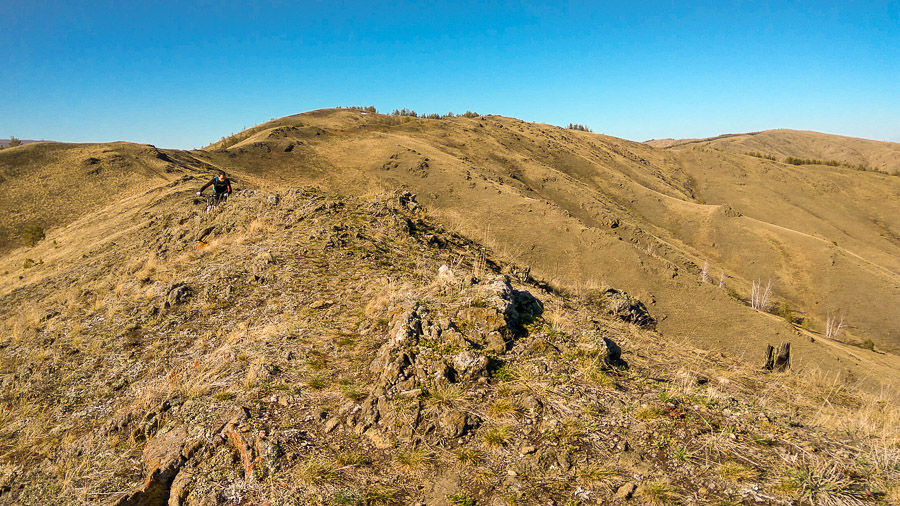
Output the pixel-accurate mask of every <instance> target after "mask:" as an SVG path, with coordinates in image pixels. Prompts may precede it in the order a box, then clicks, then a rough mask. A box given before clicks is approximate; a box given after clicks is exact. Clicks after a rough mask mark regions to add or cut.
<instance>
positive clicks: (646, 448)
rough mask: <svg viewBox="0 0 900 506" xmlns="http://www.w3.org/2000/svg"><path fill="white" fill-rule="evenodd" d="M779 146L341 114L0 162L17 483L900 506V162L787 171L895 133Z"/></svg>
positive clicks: (278, 495) (3, 297) (54, 150)
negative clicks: (216, 197) (219, 136)
mask: <svg viewBox="0 0 900 506" xmlns="http://www.w3.org/2000/svg"><path fill="white" fill-rule="evenodd" d="M764 133H765V134H767V135H768V137H766V138H767V139H769V140H768V141H766V142H768V144H767V146H769V148H768V149H771V150H772V151H771V153H772V154H778V156H776V157H775V158H776V159H775V160H771V159H766V158H760V157H757V156H749V155H746V154H744V153H743V151H744V150H745V149H746V150H751V149H753V150H757V151H758V150H761V149H762V148H761V147H757V148H753V147H744V146H743V145H739V144H738V143H737V141H730V142H731V144H729V145H728V146H730V147H726V146H725V145H719V144H717V143H718V142H725V141H729V139H738V138H740V137H742V136H733V137H723V138H721V139H718V140H705V141H702V142H672V141H669V142H664V143H662V142H657V143H651V144H655V145H651V144H648V143H636V142H631V141H626V140H623V139H617V138H613V137H609V136H604V135H598V134H593V133H589V132H582V131H575V130H566V129H561V128H558V127H553V126H550V125H545V124H538V123H527V122H523V121H520V120H517V119H514V118H507V117H500V116H491V115H485V116H481V115H469V117H454V118H443V119H425V118H412V117H398V116H388V115H381V114H376V113H372V112H369V111H362V110H357V109H328V110H320V111H312V112H309V113H304V114H299V115H295V116H289V117H285V118H281V119H278V120H274V121H271V122H268V123H264V124H261V125H257V126H255V127H253V128H251V129H249V130H247V131H245V132H241V133H239V134H236V135H235V136H233V137H231V138H228V139H224V140H223V141H221V142H219V143H216V144H213V145H211V146H208V147H207V148H205V149H203V150H194V151H178V150H167V149H159V148H156V147H153V146H146V145H136V144H129V143H115V144H96V145H94V144H88V145H74V144H40V143H39V144H30V145H26V146H20V147H17V148H13V149H9V150H3V151H0V183H2V187H0V188H2V190H0V211H2V212H3V213H4V216H7V218H6V219H5V220H3V222H2V223H0V254H2V256H0V272H2V277H0V279H2V284H0V318H2V320H3V326H2V327H0V330H2V336H3V337H2V340H0V367H2V377H3V388H4V390H3V396H2V398H0V408H5V409H2V410H0V444H2V448H3V450H2V451H3V453H2V456H0V462H2V463H3V465H4V466H6V467H5V468H4V471H3V472H2V473H0V503H16V502H19V503H21V502H26V503H29V502H30V503H38V502H40V503H48V502H49V503H65V501H66V499H65V498H66V497H78V500H80V501H83V502H104V501H107V500H109V501H113V502H117V503H118V504H158V503H160V501H163V500H168V501H175V502H172V503H173V504H193V503H196V504H200V503H203V501H206V502H207V503H208V502H213V503H216V502H225V501H228V500H245V501H251V502H252V501H257V502H261V501H264V500H265V501H275V502H278V501H281V502H291V501H294V502H296V501H312V502H314V503H315V502H318V503H322V504H327V503H335V502H338V503H341V502H345V503H346V502H348V501H349V503H357V504H371V503H388V504H391V503H404V502H411V501H412V502H425V503H428V504H448V501H451V502H450V503H453V502H455V503H456V504H466V502H465V501H466V500H471V501H474V500H476V499H477V500H478V501H482V502H487V503H490V502H488V501H490V500H507V501H512V500H518V501H520V502H522V501H524V502H525V503H528V502H534V501H540V502H543V503H547V502H549V501H555V502H557V503H560V504H562V503H565V501H567V500H578V501H582V502H584V503H593V502H600V503H602V502H604V501H607V502H608V501H612V500H618V499H616V495H617V494H619V493H622V494H623V495H622V496H621V497H624V496H626V495H627V496H629V497H630V496H631V495H632V494H636V496H637V497H641V498H643V500H644V501H645V502H647V501H650V502H652V501H657V502H666V501H676V500H687V498H688V497H690V498H691V500H693V501H695V502H699V503H714V502H715V501H719V500H725V499H727V500H731V501H736V502H740V501H756V502H763V503H766V502H768V503H772V504H774V503H778V502H779V501H781V502H784V501H791V500H801V501H802V500H808V501H810V502H811V501H825V500H838V499H840V500H845V501H851V502H852V501H865V500H873V501H877V500H888V501H890V500H893V499H894V498H896V497H897V496H898V494H900V490H898V489H897V488H896V487H895V486H893V485H891V483H892V482H895V481H896V480H895V478H896V477H897V476H896V468H895V467H892V466H895V463H896V461H897V460H896V448H895V445H896V442H897V440H898V439H897V437H898V435H897V433H896V426H897V424H896V423H895V422H896V417H897V413H898V412H897V409H896V400H897V399H896V396H897V393H896V392H895V391H894V389H895V387H896V385H897V380H898V374H900V373H898V371H900V359H898V356H897V354H896V353H897V352H898V351H900V333H898V332H900V315H898V314H896V313H897V312H896V311H895V308H896V307H898V305H900V223H898V221H897V219H896V217H897V216H898V215H900V214H898V213H900V198H898V197H900V177H895V176H892V175H889V174H887V173H886V172H882V171H881V170H880V169H879V170H866V171H860V170H856V169H854V168H851V167H846V166H841V165H793V164H786V163H783V162H782V161H780V159H779V157H780V156H782V153H783V154H784V156H793V157H825V156H836V155H829V153H839V152H840V153H843V152H845V151H841V150H842V149H847V150H849V149H856V150H858V151H860V152H861V155H860V156H861V157H863V159H864V160H865V162H866V163H871V164H873V165H874V164H875V160H881V161H882V162H883V164H884V167H885V168H886V169H885V170H888V168H890V167H892V165H891V164H892V163H896V160H894V159H893V158H891V157H890V155H889V153H890V150H891V149H892V147H891V145H887V146H883V145H882V144H884V143H875V142H874V141H867V142H866V143H861V142H856V141H853V142H851V141H846V142H848V143H849V144H847V146H843V147H842V146H840V145H839V144H840V143H841V142H844V141H842V140H841V138H837V137H823V138H827V139H831V141H830V142H831V143H832V144H834V145H829V146H826V145H825V144H827V143H825V144H822V147H821V148H820V150H819V151H812V149H813V147H812V146H813V144H814V143H812V142H809V143H806V144H804V146H807V147H808V149H809V151H802V150H798V151H790V150H788V148H787V146H790V145H791V143H795V144H796V143H799V141H798V140H796V139H797V138H796V137H795V136H794V133H792V132H781V133H779V131H772V132H764ZM758 135H762V134H753V135H751V134H748V135H747V136H746V137H748V138H753V137H756V136H758ZM779 135H781V136H782V137H779ZM779 139H781V140H780V141H779ZM760 142H761V141H760ZM776 145H778V146H782V147H781V148H780V149H783V150H784V151H775V146H776ZM817 149H819V148H817ZM767 153H768V152H767ZM879 153H880V154H879ZM879 156H880V157H882V158H878V157H879ZM848 162H850V160H848ZM882 162H879V163H882ZM878 167H881V166H878ZM873 168H874V167H873ZM217 170H224V171H226V172H227V173H228V174H229V176H230V177H232V178H233V179H234V181H235V187H236V190H237V191H236V193H235V195H233V196H232V198H231V199H230V200H229V202H228V203H227V204H226V205H225V206H223V208H222V209H221V210H219V211H217V212H214V213H203V212H202V210H201V207H202V206H201V205H200V201H199V199H196V198H195V197H194V195H193V193H194V192H195V191H196V190H198V189H199V187H200V186H201V185H202V184H203V183H204V182H205V181H206V180H208V177H209V176H210V175H211V173H212V172H213V171H217ZM26 227H39V228H40V229H41V230H42V231H43V233H44V235H45V237H43V238H35V239H36V240H35V241H34V245H33V246H29V245H26V244H24V243H25V241H26V240H27V239H28V237H26ZM754 282H757V283H761V284H762V285H763V286H766V285H767V284H769V282H771V285H770V286H771V297H770V300H769V301H768V303H767V304H765V307H764V308H762V309H764V310H757V309H754V308H752V307H750V302H751V299H752V296H751V292H752V287H753V285H754ZM830 318H836V319H837V321H841V319H842V320H843V322H844V327H843V329H842V332H841V333H839V334H838V335H836V336H833V337H832V338H828V337H826V336H825V335H823V334H824V332H825V327H826V322H827V321H828V320H829V319H830ZM782 342H785V343H790V345H791V349H792V352H793V355H792V357H793V358H792V373H790V374H785V375H780V374H770V373H765V372H763V371H760V366H761V365H762V362H763V358H764V351H765V348H766V345H767V344H772V345H776V346H777V345H778V344H779V343H782ZM851 413H853V414H856V415H858V416H850V414H851ZM848 437H849V438H850V439H847V438H848ZM798 441H799V443H797V442H798ZM879 452H880V453H879ZM600 462H610V463H611V464H610V465H609V466H602V465H599V463H600ZM702 462H706V464H702ZM860 462H863V463H862V464H860ZM804 473H805V474H804ZM829 473H831V474H829ZM866 473H868V474H866ZM804 476H805V477H806V478H803V477H804ZM864 476H868V478H865V477H864ZM829 477H831V478H829ZM832 479H833V481H834V483H835V486H834V487H833V488H828V489H827V490H828V491H823V490H824V489H820V488H815V487H817V486H819V485H817V484H821V483H822V480H825V481H826V482H827V481H828V480H832ZM816 480H819V481H816ZM397 483H400V484H401V485H395V484H397ZM754 487H755V488H754ZM892 487H893V488H892ZM579 490H580V491H581V492H579ZM67 494H68V495H67ZM72 494H75V495H72ZM579 494H581V495H579ZM621 497H620V498H619V499H621ZM504 498H505V499H504ZM885 498H886V499H885ZM460 501H463V502H460Z"/></svg>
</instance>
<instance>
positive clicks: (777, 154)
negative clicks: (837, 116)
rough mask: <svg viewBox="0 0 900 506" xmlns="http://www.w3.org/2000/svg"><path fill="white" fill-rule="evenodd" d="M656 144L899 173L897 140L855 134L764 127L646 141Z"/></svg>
mask: <svg viewBox="0 0 900 506" xmlns="http://www.w3.org/2000/svg"><path fill="white" fill-rule="evenodd" d="M648 144H650V145H653V146H656V147H672V148H683V147H689V146H702V147H709V148H713V149H718V150H722V151H726V152H729V153H735V154H751V155H755V156H762V157H766V156H768V157H774V158H775V159H776V160H778V161H784V160H785V159H788V158H792V159H794V162H795V163H801V162H804V163H809V164H811V165H821V164H815V163H810V162H815V161H819V162H825V163H831V164H835V163H838V164H843V165H845V166H849V167H851V168H855V169H858V170H863V169H865V170H875V171H880V172H885V173H888V174H892V175H900V144H898V143H896V142H880V141H873V140H869V139H859V138H856V137H845V136H840V135H830V134H823V133H819V132H807V131H802V130H786V129H779V130H766V131H764V132H753V133H748V134H729V135H722V136H719V137H713V138H709V139H687V140H674V139H664V140H656V141H649V142H648Z"/></svg>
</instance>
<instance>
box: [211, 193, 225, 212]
mask: <svg viewBox="0 0 900 506" xmlns="http://www.w3.org/2000/svg"><path fill="white" fill-rule="evenodd" d="M226 200H228V194H227V193H210V194H209V195H206V212H207V213H208V212H211V211H212V210H213V209H215V208H216V207H217V206H218V205H219V204H224V203H225V201H226Z"/></svg>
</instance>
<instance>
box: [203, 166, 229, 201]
mask: <svg viewBox="0 0 900 506" xmlns="http://www.w3.org/2000/svg"><path fill="white" fill-rule="evenodd" d="M210 186H212V187H213V193H214V194H215V196H216V198H219V199H225V198H228V194H229V193H231V180H230V179H228V178H227V177H225V171H222V172H219V174H218V175H217V176H214V177H213V178H212V179H211V180H210V181H209V182H208V183H206V184H205V185H203V188H200V191H198V192H197V195H202V194H203V190H205V189H207V188H209V187H210Z"/></svg>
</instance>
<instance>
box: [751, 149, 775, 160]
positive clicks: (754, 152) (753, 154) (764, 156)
mask: <svg viewBox="0 0 900 506" xmlns="http://www.w3.org/2000/svg"><path fill="white" fill-rule="evenodd" d="M744 154H745V155H749V156H755V157H756V158H762V159H764V160H772V161H775V160H776V158H775V157H774V156H773V155H767V154H765V153H760V152H758V151H747V152H746V153H744Z"/></svg>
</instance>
